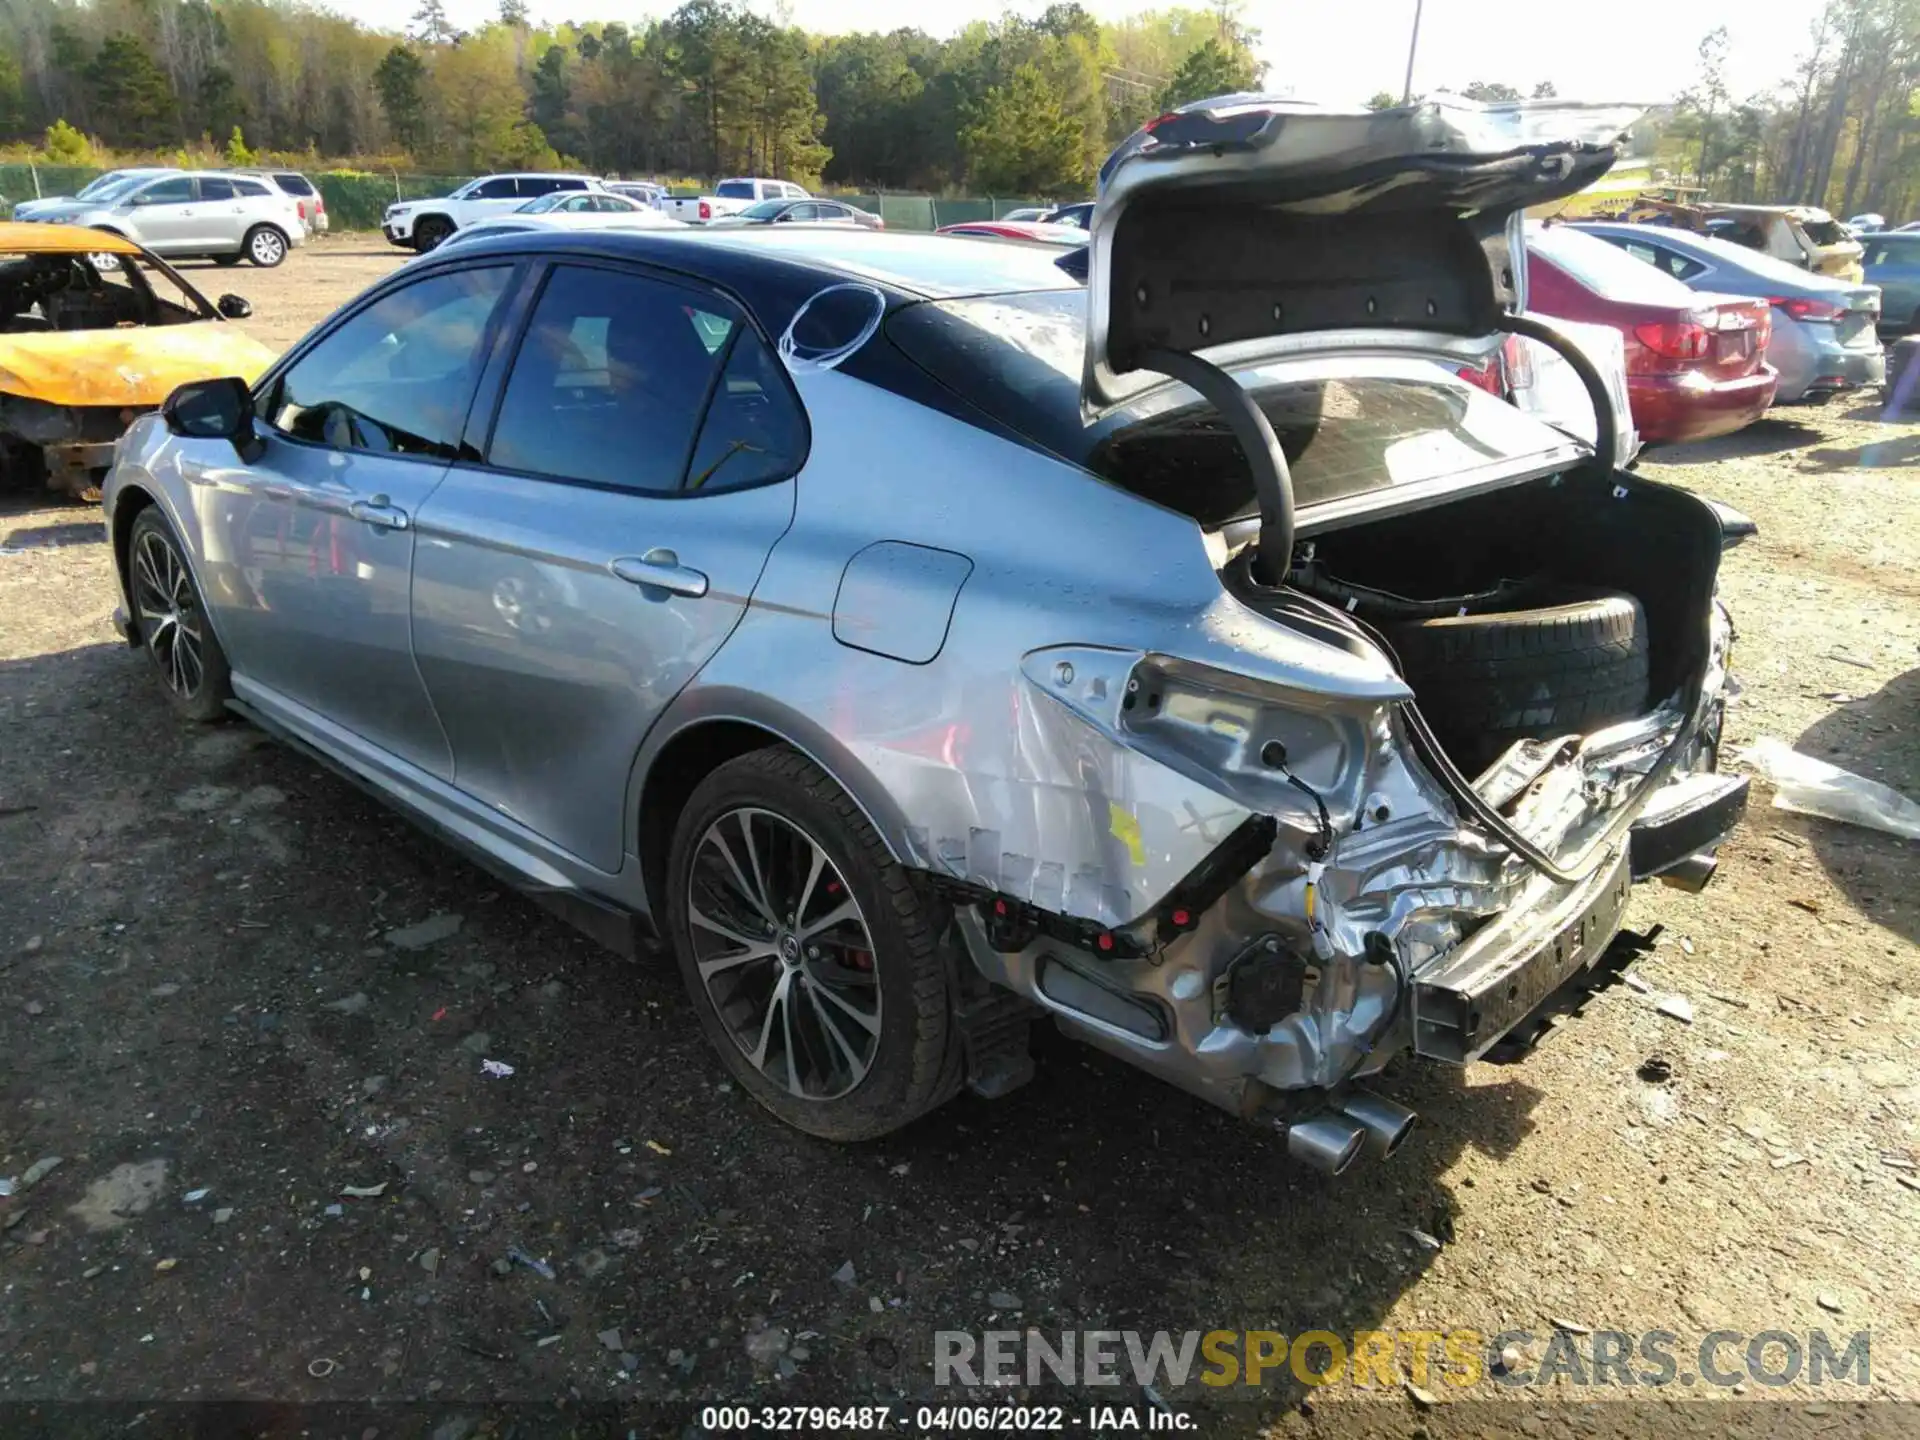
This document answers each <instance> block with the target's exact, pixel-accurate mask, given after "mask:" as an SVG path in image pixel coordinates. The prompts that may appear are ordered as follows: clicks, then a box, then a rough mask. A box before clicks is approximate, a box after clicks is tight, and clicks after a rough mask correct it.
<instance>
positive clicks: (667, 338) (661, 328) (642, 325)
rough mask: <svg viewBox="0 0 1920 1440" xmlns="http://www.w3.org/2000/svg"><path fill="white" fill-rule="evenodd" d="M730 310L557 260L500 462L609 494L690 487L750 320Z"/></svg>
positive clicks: (509, 397)
mask: <svg viewBox="0 0 1920 1440" xmlns="http://www.w3.org/2000/svg"><path fill="white" fill-rule="evenodd" d="M721 308H722V307H721V302H719V301H718V300H715V299H712V298H710V297H708V296H706V295H703V294H701V293H699V292H697V291H692V290H686V289H682V288H681V287H679V286H677V285H670V284H668V283H666V282H665V281H661V280H656V279H653V278H652V277H650V276H645V275H637V274H631V273H623V272H620V271H613V270H599V269H592V268H588V267H585V266H576V265H561V266H556V267H555V268H554V270H553V271H552V272H551V274H550V275H549V276H548V279H547V283H546V286H545V288H544V289H543V290H542V292H541V295H540V299H539V302H538V303H537V304H536V306H535V307H534V312H533V317H532V320H531V321H530V323H529V324H528V327H527V332H526V336H525V338H524V339H523V340H522V341H521V343H520V348H519V352H518V354H516V356H515V357H514V362H513V370H512V372H511V373H510V374H509V375H508V377H507V386H506V391H505V393H504V394H503V395H502V396H501V400H500V411H499V416H498V418H497V419H496V421H495V423H494V430H493V440H492V444H491V445H490V446H489V448H488V454H487V459H488V462H489V463H490V464H493V465H497V466H500V467H502V468H504V469H508V470H518V471H523V472H525V473H528V474H533V475H545V476H551V477H552V478H554V479H559V480H577V481H584V482H586V483H588V484H591V485H600V486H605V487H607V488H609V489H618V490H636V491H643V492H647V493H651V494H665V493H670V492H673V491H676V490H678V489H679V488H680V484H681V479H682V477H683V476H684V475H685V474H686V472H687V461H688V457H689V455H690V453H691V451H692V447H693V443H694V432H695V430H696V428H697V427H698V426H699V424H700V419H701V415H702V412H703V410H704V408H705V406H706V403H707V399H708V395H709V392H710V391H711V390H712V388H713V385H714V380H715V376H716V372H717V371H718V370H719V369H720V368H721V366H722V364H723V363H725V362H724V359H723V356H724V354H725V350H726V342H727V341H728V340H730V339H731V338H732V335H733V331H734V330H735V329H736V328H737V325H738V322H737V321H736V319H735V318H734V317H733V316H731V315H728V314H724V313H721ZM715 335H718V336H719V337H720V340H721V343H720V345H719V346H718V347H715V346H714V345H713V343H712V339H713V337H714V336H715ZM723 458H724V457H723ZM723 469H724V467H721V468H720V469H716V470H715V474H716V475H718V474H720V473H722V470H723ZM728 479H729V480H731V474H730V473H729V475H728Z"/></svg>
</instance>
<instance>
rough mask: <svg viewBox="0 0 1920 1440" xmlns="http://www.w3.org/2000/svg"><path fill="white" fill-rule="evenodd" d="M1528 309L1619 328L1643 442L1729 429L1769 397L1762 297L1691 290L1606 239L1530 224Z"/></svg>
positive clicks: (1746, 420) (1750, 418) (1754, 414)
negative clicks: (1756, 298) (1618, 248)
mask: <svg viewBox="0 0 1920 1440" xmlns="http://www.w3.org/2000/svg"><path fill="white" fill-rule="evenodd" d="M1527 308H1528V309H1530V310H1533V311H1537V312H1538V313H1540V314H1542V315H1548V316H1556V315H1557V316H1559V317H1560V318H1561V319H1563V320H1584V321H1587V322H1588V323H1590V324H1595V325H1606V326H1609V327H1611V328H1612V329H1615V330H1618V331H1619V332H1620V337H1621V339H1622V340H1623V341H1625V342H1626V351H1627V395H1628V400H1629V403H1630V404H1631V405H1632V408H1633V423H1634V425H1635V426H1636V427H1637V428H1638V429H1639V431H1640V436H1641V438H1642V439H1643V440H1645V441H1646V442H1647V443H1648V444H1672V443H1675V442H1678V441H1682V440H1707V439H1711V438H1712V437H1713V436H1715V435H1727V434H1731V433H1732V432H1733V431H1735V430H1738V429H1741V428H1742V427H1744V426H1746V425H1750V424H1752V423H1753V422H1754V421H1755V420H1757V419H1759V418H1760V416H1761V415H1762V414H1763V413H1765V411H1766V408H1767V407H1768V406H1769V405H1771V404H1772V403H1773V392H1774V387H1775V386H1776V385H1777V384H1778V380H1779V377H1778V376H1777V375H1775V373H1774V371H1773V369H1772V367H1770V366H1769V365H1768V364H1767V360H1766V354H1767V340H1768V338H1769V336H1770V335H1771V334H1772V328H1773V320H1772V315H1771V312H1770V311H1769V310H1768V309H1767V304H1766V302H1765V301H1764V300H1749V299H1745V298H1742V297H1740V296H1736V295H1710V294H1704V293H1702V292H1700V291H1697V290H1689V289H1688V288H1687V287H1686V286H1685V285H1683V284H1681V283H1680V282H1679V281H1678V280H1676V279H1674V278H1673V277H1672V276H1670V275H1664V274H1662V273H1661V272H1660V271H1658V270H1655V269H1654V268H1653V267H1652V266H1651V265H1646V264H1643V263H1641V262H1640V261H1638V260H1635V259H1634V258H1633V257H1632V256H1630V255H1628V254H1626V253H1625V252H1624V251H1622V250H1617V249H1615V248H1614V247H1613V246H1611V245H1609V244H1607V242H1606V241H1604V240H1599V239H1596V238H1595V237H1593V236H1591V235H1583V234H1581V233H1580V232H1579V231H1578V230H1573V229H1570V228H1568V227H1567V226H1565V225H1549V226H1541V225H1532V226H1529V227H1528V229H1527Z"/></svg>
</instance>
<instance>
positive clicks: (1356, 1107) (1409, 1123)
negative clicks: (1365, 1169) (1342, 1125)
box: [1334, 1090, 1420, 1160]
mask: <svg viewBox="0 0 1920 1440" xmlns="http://www.w3.org/2000/svg"><path fill="white" fill-rule="evenodd" d="M1334 1108H1335V1109H1337V1110H1339V1112H1340V1113H1341V1114H1342V1115H1344V1116H1346V1117H1347V1118H1348V1119H1349V1120H1351V1121H1353V1122H1354V1124H1356V1125H1358V1126H1359V1127H1360V1128H1361V1130H1362V1131H1363V1132H1365V1135H1366V1149H1367V1153H1368V1154H1370V1155H1372V1156H1374V1157H1375V1158H1376V1159H1379V1160H1385V1159H1386V1158H1387V1157H1388V1156H1389V1155H1391V1154H1393V1152H1394V1151H1396V1150H1398V1149H1399V1148H1400V1147H1401V1146H1402V1145H1404V1144H1405V1143H1406V1140H1407V1137H1408V1136H1409V1135H1411V1134H1412V1133H1413V1127H1414V1126H1415V1125H1416V1124H1417V1123H1418V1122H1419V1119H1420V1117H1419V1116H1418V1115H1416V1114H1414V1113H1413V1111H1411V1110H1409V1109H1407V1107H1406V1106H1404V1105H1396V1104H1395V1103H1394V1102H1393V1101H1391V1100H1389V1099H1387V1098H1386V1097H1385V1096H1384V1095H1375V1094H1374V1093H1373V1092H1372V1091H1371V1090H1354V1091H1350V1092H1348V1093H1347V1094H1346V1095H1343V1096H1342V1097H1341V1098H1340V1099H1338V1100H1336V1101H1334Z"/></svg>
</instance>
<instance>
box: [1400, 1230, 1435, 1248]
mask: <svg viewBox="0 0 1920 1440" xmlns="http://www.w3.org/2000/svg"><path fill="white" fill-rule="evenodd" d="M1400 1233H1401V1234H1402V1235H1405V1236H1406V1237H1407V1238H1408V1239H1409V1240H1411V1241H1413V1243H1414V1244H1416V1245H1418V1246H1419V1247H1420V1248H1421V1249H1422V1250H1438V1249H1439V1248H1440V1241H1439V1239H1438V1237H1436V1236H1433V1235H1429V1234H1428V1233H1427V1232H1426V1231H1424V1230H1421V1229H1418V1228H1417V1227H1415V1226H1412V1225H1403V1226H1401V1228H1400Z"/></svg>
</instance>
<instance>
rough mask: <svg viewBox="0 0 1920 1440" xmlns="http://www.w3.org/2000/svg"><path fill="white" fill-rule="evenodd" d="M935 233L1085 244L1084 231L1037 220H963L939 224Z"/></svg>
mask: <svg viewBox="0 0 1920 1440" xmlns="http://www.w3.org/2000/svg"><path fill="white" fill-rule="evenodd" d="M934 233H935V234H937V235H971V236H974V237H975V238H976V239H984V240H1036V241H1039V242H1040V243H1041V244H1043V245H1084V244H1086V243H1087V232H1086V231H1084V230H1080V229H1076V228H1075V227H1074V226H1072V225H1047V224H1043V223H1042V222H1040V221H1038V220H963V221H961V222H960V223H959V224H956V225H942V226H941V227H940V228H939V229H938V230H937V231H935V232H934Z"/></svg>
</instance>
